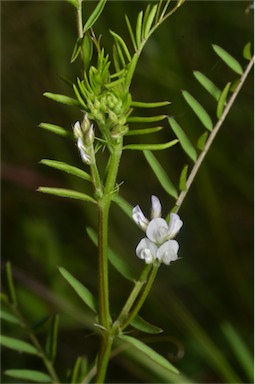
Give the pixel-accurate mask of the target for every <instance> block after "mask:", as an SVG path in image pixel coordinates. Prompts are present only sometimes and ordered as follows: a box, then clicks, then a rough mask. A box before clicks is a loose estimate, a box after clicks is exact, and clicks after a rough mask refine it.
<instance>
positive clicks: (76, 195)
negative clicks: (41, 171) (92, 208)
mask: <svg viewBox="0 0 255 384" xmlns="http://www.w3.org/2000/svg"><path fill="white" fill-rule="evenodd" d="M37 191H38V192H42V193H48V194H49V195H54V196H59V197H67V198H69V199H76V200H82V201H89V202H91V203H96V200H95V199H93V198H92V197H91V196H89V195H86V194H85V193H82V192H77V191H73V190H71V189H65V188H51V187H39V188H38V189H37Z"/></svg>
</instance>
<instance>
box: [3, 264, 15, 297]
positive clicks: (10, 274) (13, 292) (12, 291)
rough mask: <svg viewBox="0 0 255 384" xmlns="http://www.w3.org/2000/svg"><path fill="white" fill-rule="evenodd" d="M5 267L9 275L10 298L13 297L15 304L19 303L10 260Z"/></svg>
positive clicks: (7, 275)
mask: <svg viewBox="0 0 255 384" xmlns="http://www.w3.org/2000/svg"><path fill="white" fill-rule="evenodd" d="M5 268H6V277H7V284H8V289H9V292H10V298H11V301H12V303H13V304H14V305H16V304H17V295H16V290H15V285H14V282H13V276H12V265H11V262H10V261H8V262H7V263H6V266H5Z"/></svg>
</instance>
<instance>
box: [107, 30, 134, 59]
mask: <svg viewBox="0 0 255 384" xmlns="http://www.w3.org/2000/svg"><path fill="white" fill-rule="evenodd" d="M110 33H111V35H112V36H113V37H114V40H115V43H116V45H118V44H119V46H120V47H121V48H122V50H123V52H124V53H125V55H126V57H127V59H128V61H130V60H131V55H130V53H129V50H128V47H127V45H126V43H125V41H124V40H123V39H122V37H121V36H120V35H118V34H117V33H115V32H113V31H111V30H110Z"/></svg>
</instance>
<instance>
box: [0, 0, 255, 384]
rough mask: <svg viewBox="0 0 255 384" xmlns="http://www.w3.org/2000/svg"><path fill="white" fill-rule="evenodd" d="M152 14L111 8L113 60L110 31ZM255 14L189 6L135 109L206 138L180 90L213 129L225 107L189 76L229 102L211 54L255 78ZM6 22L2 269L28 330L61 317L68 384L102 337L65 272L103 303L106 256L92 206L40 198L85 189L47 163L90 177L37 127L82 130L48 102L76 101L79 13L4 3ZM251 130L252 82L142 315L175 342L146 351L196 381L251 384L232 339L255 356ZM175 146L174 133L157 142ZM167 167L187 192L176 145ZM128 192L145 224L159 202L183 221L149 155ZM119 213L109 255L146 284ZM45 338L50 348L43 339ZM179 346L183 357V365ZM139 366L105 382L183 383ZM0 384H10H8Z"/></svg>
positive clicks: (162, 38)
mask: <svg viewBox="0 0 255 384" xmlns="http://www.w3.org/2000/svg"><path fill="white" fill-rule="evenodd" d="M146 5H147V2H138V1H129V2H126V1H109V3H108V4H107V6H106V8H105V12H104V13H103V15H102V16H101V18H100V20H99V22H97V23H96V25H95V32H96V34H97V35H99V34H100V33H102V34H103V38H102V45H104V46H105V47H106V50H107V51H109V52H110V50H111V46H112V38H111V36H110V35H109V33H108V29H112V30H114V31H116V32H117V33H119V34H120V35H121V36H126V37H127V29H126V26H125V22H124V14H125V13H127V14H128V15H129V16H130V19H131V20H132V21H134V20H135V18H136V15H137V13H138V12H139V11H140V10H141V9H145V7H146ZM250 5H251V2H248V1H187V3H185V4H184V5H183V6H182V7H181V8H180V9H179V10H178V11H177V12H176V13H175V14H174V15H173V16H172V17H171V18H170V19H169V20H168V21H167V22H166V23H165V24H163V25H162V26H161V27H160V28H159V29H158V30H157V32H156V33H155V34H154V35H153V37H152V39H151V40H150V41H149V43H148V45H147V46H146V48H145V50H144V53H143V55H142V57H141V60H140V62H139V65H138V68H137V72H136V75H135V78H134V82H133V85H132V94H133V98H134V99H135V100H143V101H159V100H170V101H171V102H172V104H171V105H170V106H169V107H167V108H166V113H168V114H169V115H173V116H175V117H176V119H177V121H178V122H179V124H180V125H181V126H182V127H183V129H185V131H186V132H187V134H188V135H189V137H190V138H191V139H192V140H193V142H194V143H195V141H196V139H197V137H198V136H199V135H200V134H202V132H203V129H202V127H201V124H200V122H199V120H198V119H197V118H196V117H195V116H194V114H193V113H192V112H191V111H190V109H189V107H188V106H187V104H186V103H185V102H184V100H183V98H182V96H181V92H180V90H181V89H186V90H188V91H189V92H191V93H192V94H193V95H194V96H195V97H197V98H198V99H199V100H200V101H201V102H202V103H203V105H204V107H205V108H206V109H207V111H208V112H209V114H210V115H211V117H212V118H213V120H214V121H216V117H215V110H216V105H215V101H214V100H213V99H212V98H211V96H210V95H208V94H207V93H206V92H205V91H204V90H203V89H202V88H201V86H200V85H199V84H198V83H197V81H196V80H195V78H194V76H193V74H192V71H193V70H200V71H201V72H203V73H205V74H206V75H207V76H208V77H210V78H211V79H212V80H213V81H214V82H215V83H216V84H217V86H218V87H219V88H221V89H223V87H224V86H225V84H226V83H227V82H228V81H233V80H234V79H235V74H234V73H233V72H232V71H231V70H229V69H228V68H227V67H226V65H225V64H224V63H222V62H221V61H220V60H219V59H218V57H217V56H216V55H215V53H214V52H213V49H212V47H211V44H218V45H220V46H222V47H223V48H225V49H226V50H227V51H228V52H230V53H231V54H232V55H233V56H234V57H236V58H237V59H238V60H239V61H240V63H241V64H242V66H243V67H244V66H245V65H247V61H245V60H244V59H243V57H242V49H243V47H244V45H245V44H246V43H247V42H248V41H251V40H252V38H253V10H251V9H250V8H249V7H250ZM94 6H95V3H94V2H88V3H86V2H85V5H84V12H85V19H86V18H87V16H86V15H89V12H90V11H91V10H92V9H93V7H94ZM1 17H2V36H1V37H2V47H1V65H2V79H1V80H2V173H1V175H2V262H3V266H4V264H5V262H6V261H7V260H10V261H11V262H12V266H13V271H14V277H15V281H16V284H17V293H18V298H19V302H20V306H21V308H22V310H23V312H24V314H25V315H26V317H27V319H28V321H29V322H30V323H33V322H35V321H37V320H38V319H40V318H41V317H43V316H46V315H48V314H53V313H56V312H59V313H60V314H61V320H60V325H61V328H60V335H59V350H58V357H57V362H56V364H57V367H59V368H60V367H61V368H60V369H59V372H61V374H60V376H61V377H62V379H63V381H65V374H66V369H64V370H63V366H64V367H68V368H69V367H71V366H72V365H73V363H74V360H75V358H76V357H77V356H78V355H79V354H85V355H88V357H89V362H92V361H93V358H94V356H95V353H96V348H97V339H96V338H95V337H94V336H93V335H92V331H91V326H90V324H91V323H90V315H89V314H87V313H86V308H85V312H84V307H83V305H82V303H81V301H80V300H79V299H78V298H76V296H75V294H74V292H73V291H71V289H70V288H69V287H68V286H67V284H66V282H65V281H63V279H62V277H61V276H60V274H59V272H58V270H57V266H58V265H61V266H64V267H65V268H67V269H68V270H70V272H71V273H72V274H74V275H75V276H76V277H77V278H79V279H80V280H81V281H82V282H84V284H85V285H86V286H87V287H88V288H89V289H90V290H91V291H93V292H95V293H96V291H97V272H96V269H97V263H96V253H95V248H94V246H93V245H92V244H91V241H90V240H89V238H88V236H87V234H86V231H85V228H86V226H92V227H94V228H95V225H96V212H95V210H94V208H93V207H91V206H90V205H88V204H86V203H85V204H83V203H80V202H77V201H69V200H67V199H61V198H54V197H51V196H47V195H43V194H40V193H38V192H36V191H35V190H36V189H37V188H38V186H40V185H43V186H62V187H65V188H71V189H75V188H77V189H78V190H81V191H82V190H83V188H84V185H83V184H82V183H81V182H80V181H79V180H78V181H77V180H76V179H75V178H74V177H71V176H68V175H65V174H62V173H61V172H58V171H54V170H51V169H48V168H46V167H44V166H42V165H39V164H38V162H39V161H40V160H41V158H48V159H57V160H62V161H66V162H69V163H70V164H73V165H76V166H81V163H80V159H79V155H78V152H77V148H76V147H75V146H74V145H72V144H71V143H70V142H69V141H67V140H65V139H63V138H61V137H58V136H55V135H53V134H51V133H49V132H47V131H44V130H42V129H40V128H38V127H37V125H38V124H39V123H40V122H42V121H43V122H50V123H53V124H57V125H60V126H63V127H65V128H67V129H71V126H72V124H74V122H75V121H77V120H78V119H80V118H81V115H80V114H79V112H77V110H75V109H71V108H68V107H65V106H62V105H60V104H57V103H54V102H53V101H50V100H48V99H46V98H44V97H43V96H42V94H43V92H45V91H50V92H55V93H63V94H65V93H68V89H67V87H66V85H65V83H64V82H63V81H62V80H61V76H66V77H70V78H71V79H72V80H73V81H75V78H76V77H77V76H79V75H80V73H79V66H78V62H77V63H74V64H69V61H70V57H71V54H72V50H73V46H74V42H75V39H76V25H75V11H74V8H73V7H72V6H71V5H70V4H68V3H65V2H64V1H2V2H1ZM159 112H160V113H161V112H162V110H160V111H159ZM164 112H165V111H164ZM252 128H253V81H252V75H250V76H249V78H248V80H247V81H246V83H245V85H244V87H243V89H242V91H241V93H240V95H239V96H238V98H237V101H236V103H235V105H234V106H233V108H232V109H231V112H230V114H229V115H228V117H227V120H226V121H225V123H224V125H223V127H222V130H221V131H220V132H219V134H218V136H217V138H216V140H215V142H214V144H213V147H212V149H211V151H210V153H209V155H208V156H207V157H206V160H205V162H204V164H203V166H202V168H201V170H200V171H199V174H198V176H197V178H196V180H195V183H194V185H193V186H192V189H191V191H190V193H189V195H188V197H187V199H186V200H185V202H184V204H183V206H182V208H181V211H180V215H181V217H182V219H183V221H184V227H183V228H182V230H181V232H180V234H179V235H178V241H179V243H180V247H181V248H180V253H179V254H180V256H181V260H180V261H178V262H176V263H173V264H172V265H171V267H165V266H162V267H161V268H160V271H159V274H158V276H157V279H156V282H155V285H154V287H153V290H152V292H151V295H150V297H149V299H148V300H147V303H146V305H145V306H144V308H143V309H142V315H143V316H144V317H145V318H146V319H147V320H149V321H151V322H152V323H153V324H157V325H158V326H160V327H162V328H163V329H164V330H165V333H163V335H161V337H160V338H159V339H158V340H156V342H155V340H153V338H148V340H147V341H148V342H151V343H150V345H151V346H152V347H153V348H155V349H156V350H157V351H159V352H161V353H162V354H164V356H165V357H168V358H170V359H171V361H173V363H174V364H175V365H176V366H177V368H178V369H180V371H181V372H182V373H183V374H184V375H185V376H186V377H187V378H189V380H190V381H192V382H208V383H210V382H233V380H234V378H233V372H234V375H235V378H236V380H239V381H240V382H248V381H249V380H251V378H250V377H249V376H248V375H247V371H246V370H245V364H244V363H242V362H241V361H240V356H239V357H237V356H236V353H235V348H233V346H232V345H231V341H229V339H228V338H227V337H226V335H225V333H224V331H223V328H222V327H223V325H224V324H226V323H230V324H231V325H232V327H233V328H234V329H235V332H236V333H237V334H238V335H239V337H240V338H241V339H242V342H243V344H244V345H245V346H246V347H247V348H248V350H250V353H252V350H253V210H252V207H253V130H252ZM172 138H174V137H173V135H172V133H171V132H170V130H169V128H168V127H167V125H166V128H165V130H164V132H163V133H160V134H156V135H155V137H152V138H151V141H155V142H156V141H158V142H163V141H164V140H165V141H169V140H171V139H172ZM137 140H139V139H137ZM141 140H142V139H141ZM148 140H149V139H148ZM156 155H157V158H158V159H159V161H160V162H161V164H162V165H163V166H164V168H165V170H166V171H167V173H168V174H169V175H170V177H171V179H172V180H173V182H174V183H175V184H176V185H178V177H179V174H180V171H181V169H182V166H183V165H184V164H185V163H186V162H187V161H188V160H187V158H186V157H185V155H184V154H183V152H182V151H181V150H180V149H179V148H178V147H177V146H176V147H175V148H172V149H170V150H167V151H164V152H161V153H157V154H156ZM122 180H125V183H124V184H123V185H122V186H121V191H120V193H121V195H122V196H123V197H125V198H126V199H127V200H128V201H129V202H130V203H131V204H132V205H136V204H140V206H141V207H142V209H143V211H144V212H147V214H149V209H150V195H151V194H156V195H157V196H159V197H160V199H161V201H162V204H163V207H164V213H165V214H167V213H168V211H169V210H170V209H171V208H172V206H173V204H174V200H173V199H171V198H169V196H168V195H167V194H166V193H165V192H164V191H163V190H162V188H161V187H160V186H159V184H158V182H157V180H156V178H155V176H154V175H153V173H152V172H151V170H150V168H149V167H148V165H147V163H146V161H145V159H144V157H143V155H142V154H141V153H139V152H133V151H130V152H128V151H127V152H125V153H124V155H123V159H122V164H121V168H120V174H119V179H118V181H119V182H121V181H122ZM85 192H86V190H85ZM111 213H112V216H111V228H110V242H111V246H112V247H113V248H114V250H115V251H116V252H119V254H120V255H121V256H120V257H123V258H124V259H125V260H126V261H128V263H129V264H130V267H131V269H133V270H134V271H135V274H136V275H137V276H139V273H140V271H141V268H142V263H141V262H140V260H138V259H137V258H136V256H135V253H134V249H135V246H136V244H137V242H138V241H139V239H140V237H141V232H140V230H139V229H138V228H137V227H136V226H135V224H133V223H132V222H131V221H130V220H129V218H127V217H126V216H125V215H124V214H123V213H122V211H120V209H119V208H117V207H116V206H115V207H113V208H112V211H111ZM3 280H4V278H3ZM110 288H111V300H112V314H113V316H114V315H116V314H117V313H118V311H119V309H120V308H121V305H122V303H123V302H124V300H125V297H126V296H127V294H128V292H129V291H130V289H131V285H130V284H129V283H128V282H126V281H123V279H122V277H121V276H120V275H119V274H118V273H117V272H115V271H114V270H112V269H110ZM3 289H4V290H5V289H6V288H5V285H4V288H3ZM2 328H3V332H5V333H8V334H9V335H11V336H14V337H16V336H17V337H18V336H21V337H22V335H23V334H22V333H21V332H20V330H19V329H15V328H13V326H10V325H9V324H5V323H3V325H2ZM138 336H139V337H141V338H142V337H144V336H142V335H138ZM39 338H41V339H42V340H44V339H45V334H44V333H43V332H42V333H41V334H40V335H39ZM160 340H161V341H160ZM153 341H154V342H153ZM176 346H177V349H178V353H177V357H175V359H173V358H172V357H171V356H172V355H175V354H176ZM237 349H238V348H237ZM239 350H240V349H239ZM182 355H183V356H182ZM137 359H138V357H136V356H135V355H133V356H132V355H124V354H122V355H119V356H117V357H116V358H115V359H113V361H112V362H111V364H110V369H109V374H108V381H109V382H120V381H121V382H170V381H171V382H177V381H176V380H177V379H175V378H172V377H168V376H166V374H164V372H162V370H158V371H153V370H150V364H148V363H147V365H146V362H145V363H141V362H140V363H139V362H138V360H137ZM224 359H225V360H224ZM226 361H227V363H226ZM221 363H222V364H221ZM7 368H31V369H34V368H38V369H40V368H41V367H40V363H38V362H37V360H34V359H33V358H30V357H29V355H20V354H17V353H16V352H13V351H7V350H3V370H4V369H7ZM2 382H13V381H12V380H11V379H9V378H7V377H4V379H2Z"/></svg>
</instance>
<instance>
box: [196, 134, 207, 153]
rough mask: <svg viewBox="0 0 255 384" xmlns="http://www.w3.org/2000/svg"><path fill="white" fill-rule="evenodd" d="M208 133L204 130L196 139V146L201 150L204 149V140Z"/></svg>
mask: <svg viewBox="0 0 255 384" xmlns="http://www.w3.org/2000/svg"><path fill="white" fill-rule="evenodd" d="M208 135H209V133H208V132H207V131H205V132H204V133H203V134H202V135H201V136H200V137H199V139H198V141H197V148H198V149H200V150H201V151H203V150H204V148H205V144H206V140H207V137H208Z"/></svg>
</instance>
